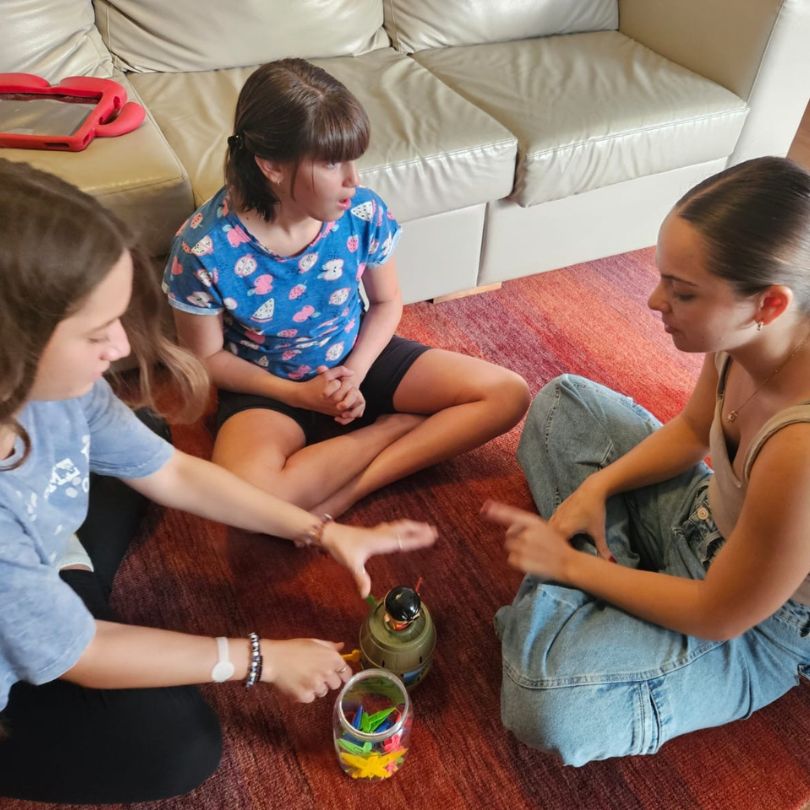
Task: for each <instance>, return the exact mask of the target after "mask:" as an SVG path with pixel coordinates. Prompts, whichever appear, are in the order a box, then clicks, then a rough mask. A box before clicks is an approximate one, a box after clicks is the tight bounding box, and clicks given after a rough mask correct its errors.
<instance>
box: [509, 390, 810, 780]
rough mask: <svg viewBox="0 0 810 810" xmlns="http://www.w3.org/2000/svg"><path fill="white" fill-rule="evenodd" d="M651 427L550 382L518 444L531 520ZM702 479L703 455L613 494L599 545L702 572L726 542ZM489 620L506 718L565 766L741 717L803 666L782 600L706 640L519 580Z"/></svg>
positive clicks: (644, 750) (618, 400)
mask: <svg viewBox="0 0 810 810" xmlns="http://www.w3.org/2000/svg"><path fill="white" fill-rule="evenodd" d="M659 424H660V423H659V422H658V421H657V420H656V419H655V418H654V417H653V416H652V415H651V414H649V413H648V412H647V411H645V410H644V409H643V408H642V407H640V406H639V405H637V404H636V403H634V402H633V401H632V400H631V399H629V398H628V397H625V396H622V395H620V394H617V393H616V392H614V391H611V390H610V389H607V388H604V387H603V386H601V385H598V384H596V383H593V382H591V381H589V380H586V379H584V378H582V377H575V376H571V375H565V376H562V377H559V378H557V379H556V380H552V381H551V382H550V383H549V384H548V385H546V386H545V387H544V388H543V390H542V391H541V392H540V393H539V394H538V396H537V398H536V399H535V401H534V403H533V404H532V407H531V409H530V411H529V415H528V419H527V422H526V426H525V428H524V431H523V436H522V437H521V441H520V447H519V449H518V459H519V461H520V463H521V466H522V467H523V469H524V471H525V473H526V477H527V479H528V482H529V486H530V488H531V491H532V494H533V496H534V500H535V502H536V504H537V507H538V510H539V512H540V514H542V515H543V516H545V517H547V518H548V517H549V516H550V515H551V514H552V512H553V511H554V509H555V508H556V507H557V506H558V504H559V503H560V502H561V501H562V500H563V499H564V498H565V497H566V496H567V495H569V494H570V493H571V492H572V491H573V490H575V489H576V488H577V487H578V486H579V484H580V483H582V481H583V480H584V479H585V478H586V477H587V476H588V475H590V474H591V473H592V472H595V471H596V470H598V469H599V468H601V467H604V466H606V465H608V464H610V463H611V462H612V461H614V460H615V459H617V458H618V457H619V456H621V455H623V454H624V453H626V452H627V451H628V450H630V449H631V448H632V447H633V446H634V445H636V444H637V443H638V442H640V441H641V440H642V439H643V438H644V437H645V436H647V435H648V434H650V433H651V432H652V431H653V430H655V429H656V428H657V427H659ZM711 474H712V473H711V471H710V470H709V469H708V467H706V465H705V464H702V463H701V464H698V465H696V466H695V467H694V468H693V469H692V470H689V471H688V472H686V473H683V474H681V475H679V476H677V477H676V478H673V479H671V480H669V481H665V482H663V483H661V484H657V485H653V486H649V487H644V488H641V489H638V490H635V491H631V492H627V493H623V494H621V495H617V496H615V497H612V498H610V499H609V500H608V503H607V539H608V544H609V546H610V549H611V551H612V552H613V554H614V556H615V557H616V558H617V560H618V562H619V564H620V565H626V566H632V567H640V568H645V569H648V570H654V571H661V572H663V573H666V574H671V575H674V576H680V577H690V578H692V579H702V578H703V576H704V575H705V571H706V568H707V567H708V565H709V564H710V562H711V558H712V557H713V556H714V554H715V553H716V552H717V550H718V548H719V547H720V546H721V545H722V542H723V538H722V537H721V535H720V533H719V532H718V531H717V527H716V526H715V524H714V521H713V520H712V517H711V512H710V510H709V505H708V500H707V496H706V488H707V485H708V481H709V477H710V476H711ZM591 550H593V548H592V547H591ZM495 626H496V631H497V633H498V636H499V637H500V639H501V644H502V655H503V683H502V691H501V716H502V719H503V723H504V725H505V726H506V727H507V728H509V729H510V730H511V731H513V732H514V734H515V735H516V736H517V737H518V738H519V739H521V740H522V741H523V742H525V743H527V744H528V745H531V746H534V747H536V748H541V749H544V750H547V751H553V752H556V753H557V754H558V755H559V756H560V757H561V758H562V759H563V761H564V762H565V763H566V764H570V765H584V764H585V763H586V762H590V761H591V760H596V759H607V758H608V757H616V756H625V755H628V754H652V753H655V752H656V751H657V750H658V749H659V748H660V747H661V745H662V744H663V743H665V742H666V741H667V740H670V739H672V738H673V737H677V736H678V735H680V734H685V733H687V732H689V731H694V730H696V729H700V728H708V727H710V726H717V725H721V724H724V723H728V722H730V721H732V720H736V719H738V718H742V717H748V716H749V715H750V714H751V713H752V712H754V711H756V710H757V709H759V708H761V707H762V706H765V705H767V704H768V703H770V702H772V701H773V700H776V698H778V697H780V696H781V695H783V694H784V693H785V692H787V691H788V690H789V689H790V688H791V687H793V686H795V685H796V684H797V683H799V678H800V676H801V675H805V676H806V675H807V674H808V673H809V672H810V666H808V664H810V607H808V606H807V605H802V604H800V603H798V602H794V601H792V600H791V601H788V602H787V603H786V604H785V605H783V606H782V607H781V608H780V609H779V610H778V611H777V612H776V613H775V614H774V615H773V616H771V617H770V618H768V619H766V620H765V621H763V622H762V623H761V624H759V625H757V626H756V627H753V628H752V629H751V630H749V631H748V632H746V633H744V634H743V635H741V636H739V637H737V638H734V639H732V640H730V641H724V642H720V641H706V640H704V639H699V638H693V637H691V636H687V635H683V634H682V633H676V632H674V631H672V630H667V629H665V628H663V627H659V626H657V625H654V624H650V623H649V622H646V621H643V620H641V619H637V618H635V617H634V616H631V615H629V614H627V613H625V612H623V611H622V610H619V609H618V608H615V607H613V606H611V605H610V604H607V603H605V602H603V601H601V600H599V599H595V598H593V597H591V596H589V595H588V594H586V593H584V592H582V591H580V590H577V589H575V588H567V587H564V586H562V585H557V584H553V583H549V582H541V581H539V580H538V579H537V578H535V577H532V576H527V577H526V578H525V579H524V580H523V582H522V584H521V586H520V589H519V590H518V593H517V595H516V596H515V599H514V602H513V603H512V604H511V605H510V606H507V607H503V608H501V609H500V610H499V611H498V613H497V614H496V617H495Z"/></svg>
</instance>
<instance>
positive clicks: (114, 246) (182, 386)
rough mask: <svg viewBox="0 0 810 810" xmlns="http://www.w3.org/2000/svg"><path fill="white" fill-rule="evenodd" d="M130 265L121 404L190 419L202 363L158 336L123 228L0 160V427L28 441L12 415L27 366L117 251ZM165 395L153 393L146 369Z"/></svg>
mask: <svg viewBox="0 0 810 810" xmlns="http://www.w3.org/2000/svg"><path fill="white" fill-rule="evenodd" d="M127 250H128V251H129V252H130V254H131V256H132V261H133V265H134V277H133V291H132V300H131V302H130V306H129V308H128V309H127V312H126V314H125V315H124V317H123V318H122V322H123V325H124V328H125V329H126V331H127V335H128V337H129V341H130V345H131V347H132V352H133V355H134V357H135V359H136V360H137V363H138V367H139V369H140V379H139V384H138V386H137V390H136V391H134V392H133V397H132V400H133V401H132V402H131V404H133V405H136V406H139V405H146V406H149V407H151V408H153V409H154V410H156V411H158V412H160V413H163V414H164V415H168V416H171V417H172V418H173V419H192V418H195V417H196V416H198V415H199V414H200V412H201V411H202V409H203V408H204V406H205V403H206V400H207V395H208V391H209V383H208V377H207V375H206V373H205V370H204V369H203V367H202V365H201V364H200V363H199V362H198V361H197V360H196V359H195V358H194V357H193V356H192V355H191V354H190V353H189V352H187V351H185V350H184V349H181V348H179V347H178V346H176V345H174V344H173V343H172V342H171V341H170V340H169V339H168V338H167V337H166V336H165V335H164V334H163V330H162V325H161V321H160V315H159V313H160V311H161V307H162V305H163V295H162V293H161V291H160V288H159V286H158V282H157V277H156V273H155V271H154V269H153V268H152V267H151V266H150V263H149V260H148V258H147V257H146V256H145V255H144V253H143V251H142V250H141V249H140V248H139V247H138V245H137V243H136V240H135V238H134V236H133V234H132V232H131V231H130V230H129V229H128V228H127V227H126V226H125V225H124V223H122V222H121V221H120V220H119V219H118V218H117V217H116V216H115V215H114V214H112V213H111V212H110V211H109V210H107V209H106V208H105V207H104V206H103V205H101V203H99V202H98V201H97V200H96V199H95V198H93V197H91V196H90V195H89V194H85V193H84V192H83V191H80V190H79V189H78V188H76V187H75V186H73V185H71V184H70V183H66V182H65V181H64V180H61V179H59V178H58V177H55V176H54V175H52V174H48V173H46V172H43V171H39V170H38V169H34V168H33V167H31V166H29V165H28V164H26V163H16V162H12V161H8V160H4V159H0V427H6V428H11V429H12V430H13V431H14V433H16V434H17V435H18V436H20V437H21V438H22V440H23V442H24V445H25V452H24V453H23V454H22V457H21V458H20V459H19V460H18V462H17V464H16V465H14V466H18V465H19V464H21V463H22V462H23V460H24V459H25V456H26V455H27V454H28V452H29V450H30V440H29V437H28V435H27V434H26V432H25V430H24V428H23V427H22V425H20V424H19V422H17V420H16V418H15V414H16V413H17V412H18V411H19V409H20V408H21V407H22V405H23V404H24V402H25V401H26V399H27V398H28V395H29V393H30V391H31V386H32V385H33V382H34V377H35V375H36V371H37V364H38V363H39V359H40V357H41V355H42V352H43V350H44V349H45V346H46V345H47V343H48V341H49V340H50V338H51V335H52V334H53V331H54V329H55V328H56V326H57V325H58V324H59V323H60V321H62V320H64V319H65V318H67V317H69V316H70V315H72V314H73V313H75V312H76V311H77V310H78V309H79V308H80V307H81V306H82V303H83V302H84V300H85V299H86V298H87V296H88V295H89V294H90V292H91V291H92V290H93V289H94V288H95V287H96V286H97V285H98V284H99V283H100V282H101V281H102V279H104V278H105V277H106V275H107V273H109V272H110V270H111V269H112V267H113V265H114V264H115V263H116V262H117V261H118V260H119V259H120V258H121V256H122V255H123V253H124V251H127ZM159 367H162V369H163V370H164V373H163V375H162V376H165V377H166V380H165V386H166V387H165V389H164V388H163V383H164V380H163V379H161V388H162V389H163V391H165V392H167V393H168V392H169V391H171V393H172V394H173V395H172V396H168V395H166V396H161V398H160V399H161V403H164V402H166V401H168V400H171V401H172V403H173V406H172V407H171V408H168V409H167V408H166V407H161V404H159V403H158V402H157V400H156V386H155V374H156V369H158V368H159Z"/></svg>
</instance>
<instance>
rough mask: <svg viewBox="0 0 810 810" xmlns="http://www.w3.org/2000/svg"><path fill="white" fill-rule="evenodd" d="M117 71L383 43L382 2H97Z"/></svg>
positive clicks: (243, 61) (344, 51) (206, 66)
mask: <svg viewBox="0 0 810 810" xmlns="http://www.w3.org/2000/svg"><path fill="white" fill-rule="evenodd" d="M95 6H96V24H97V25H98V28H99V31H101V34H102V36H103V37H104V41H105V43H106V44H107V46H108V47H109V49H110V51H111V52H112V53H113V55H114V56H115V58H116V64H117V66H118V67H119V68H120V69H122V70H131V71H137V72H149V71H184V70H215V69H217V68H227V67H237V66H240V65H255V64H259V63H262V62H269V61H271V60H273V59H282V58H284V57H285V56H300V57H303V58H309V57H315V56H320V57H325V56H338V55H352V54H358V53H365V52H367V51H369V50H373V49H375V48H380V47H384V46H386V45H388V36H387V35H386V33H385V31H384V30H383V28H382V21H383V11H382V0H330V1H329V3H324V2H323V0H295V2H294V3H291V2H290V0H239V2H238V3H233V4H229V3H225V2H221V0H171V2H166V0H95Z"/></svg>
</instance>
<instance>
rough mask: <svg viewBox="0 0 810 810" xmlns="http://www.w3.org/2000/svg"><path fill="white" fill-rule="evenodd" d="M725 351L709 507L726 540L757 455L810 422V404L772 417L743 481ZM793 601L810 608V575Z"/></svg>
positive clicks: (712, 438) (712, 436)
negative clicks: (733, 441) (732, 435)
mask: <svg viewBox="0 0 810 810" xmlns="http://www.w3.org/2000/svg"><path fill="white" fill-rule="evenodd" d="M730 359H731V358H730V357H729V355H728V354H726V353H725V352H721V353H718V355H717V357H716V358H715V362H716V365H717V372H718V374H719V376H720V379H719V381H718V384H717V397H716V402H715V406H714V419H712V426H711V430H710V432H709V452H710V453H711V456H712V466H713V468H714V475H713V476H712V477H711V479H710V480H709V506H710V507H711V510H712V517H713V518H714V522H715V523H716V524H717V528H718V529H719V530H720V534H722V535H723V537H729V536H730V535H731V532H732V531H733V529H734V526H736V524H737V519H738V518H739V516H740V512H741V511H742V505H743V501H744V500H745V493H746V491H747V490H748V479H749V476H750V473H751V468H752V467H753V466H754V461H756V458H757V454H758V453H759V451H760V450H761V449H762V445H763V444H765V442H766V441H768V439H769V438H770V437H771V436H773V434H774V433H776V432H777V431H778V430H780V429H781V428H783V427H785V425H793V424H795V423H796V422H810V403H802V404H801V405H792V406H791V407H789V408H785V409H784V410H781V411H779V413H777V414H775V415H774V416H772V417H771V418H770V419H769V420H768V421H767V422H766V423H765V424H764V425H763V426H762V428H761V429H760V431H759V433H757V435H756V436H755V437H754V440H753V441H752V442H751V446H750V447H749V448H748V453H747V454H746V456H745V463H744V464H743V471H742V480H740V479H739V478H737V476H736V475H735V473H734V470H733V469H732V466H731V461H730V460H729V457H728V447H727V445H726V437H725V436H724V435H723V415H722V410H723V391H724V389H725V385H726V374H727V373H728V368H729V365H730V363H729V360H730ZM808 542H810V528H809V529H808ZM793 599H796V600H797V601H799V602H803V603H804V604H806V605H810V575H808V576H807V577H805V579H804V582H803V583H802V584H801V585H800V586H799V589H798V590H797V591H796V593H794V594H793Z"/></svg>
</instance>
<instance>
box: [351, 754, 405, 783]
mask: <svg viewBox="0 0 810 810" xmlns="http://www.w3.org/2000/svg"><path fill="white" fill-rule="evenodd" d="M407 751H408V749H407V748H399V749H397V750H396V751H392V752H391V753H390V754H371V755H370V756H367V757H363V756H359V755H357V754H347V753H344V752H343V751H341V752H340V758H341V759H342V760H343V762H345V763H346V765H348V766H349V767H350V768H351V771H349V776H351V777H352V779H388V777H389V776H392V775H393V774H394V773H396V771H397V769H398V768H399V764H398V762H397V760H398V759H399V758H400V757H404V756H405V754H406V753H407ZM391 765H393V766H394V767H393V768H390V767H389V766H391Z"/></svg>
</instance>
